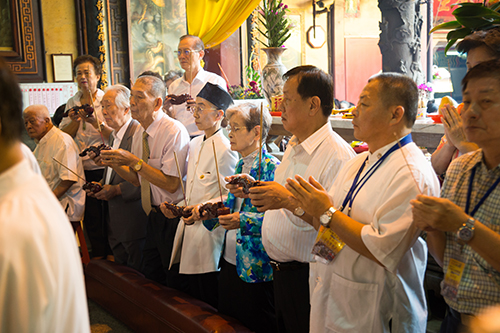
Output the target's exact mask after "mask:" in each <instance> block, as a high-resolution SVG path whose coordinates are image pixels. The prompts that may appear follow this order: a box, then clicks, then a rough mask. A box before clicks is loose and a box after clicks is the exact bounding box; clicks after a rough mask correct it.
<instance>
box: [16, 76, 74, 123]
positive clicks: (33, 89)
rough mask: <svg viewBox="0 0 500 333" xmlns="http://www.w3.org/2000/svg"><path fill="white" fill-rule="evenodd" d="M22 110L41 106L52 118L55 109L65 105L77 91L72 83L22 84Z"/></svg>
mask: <svg viewBox="0 0 500 333" xmlns="http://www.w3.org/2000/svg"><path fill="white" fill-rule="evenodd" d="M21 91H22V93H23V109H25V108H27V107H28V106H30V105H34V104H43V105H45V106H46V107H47V109H49V112H50V115H51V116H52V115H53V114H54V112H56V109H57V108H58V107H59V106H60V105H62V104H64V103H66V102H67V101H68V99H69V98H70V97H72V96H73V95H74V94H76V92H77V91H78V86H77V84H76V83H74V82H69V83H22V84H21Z"/></svg>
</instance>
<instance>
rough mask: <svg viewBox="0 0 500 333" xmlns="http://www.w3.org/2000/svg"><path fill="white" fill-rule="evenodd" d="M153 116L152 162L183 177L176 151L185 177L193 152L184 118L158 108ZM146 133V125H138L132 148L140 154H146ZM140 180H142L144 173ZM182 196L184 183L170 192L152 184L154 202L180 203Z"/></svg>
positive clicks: (150, 135)
mask: <svg viewBox="0 0 500 333" xmlns="http://www.w3.org/2000/svg"><path fill="white" fill-rule="evenodd" d="M153 117H154V120H153V123H151V125H149V127H148V129H147V131H146V132H147V133H148V135H149V136H148V144H149V152H150V156H149V161H148V164H149V165H150V166H152V167H153V168H156V169H158V170H161V171H162V172H163V173H164V174H165V175H167V176H172V177H179V175H178V173H177V166H176V164H175V156H174V152H176V153H177V158H178V160H179V167H180V169H181V173H182V178H183V179H184V175H185V170H186V163H187V158H188V152H189V134H188V132H187V131H186V128H185V127H184V126H183V125H182V124H181V123H180V122H178V121H177V120H175V119H172V118H170V117H169V116H167V115H166V114H165V113H163V111H161V110H160V111H156V112H155V114H154V115H153ZM142 133H144V128H143V127H142V126H141V127H138V129H137V131H136V132H135V133H134V137H133V139H132V149H131V152H132V154H134V155H135V156H137V157H139V158H142ZM139 181H141V175H140V174H139ZM182 198H183V195H182V188H181V186H180V185H179V188H178V189H177V191H176V192H175V193H170V192H168V191H167V190H164V189H162V188H160V187H158V186H156V185H153V184H151V204H152V205H153V206H159V205H160V204H161V203H163V202H165V201H168V202H170V203H173V204H176V203H178V202H179V201H181V200H182Z"/></svg>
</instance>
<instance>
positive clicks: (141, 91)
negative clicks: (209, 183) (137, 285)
mask: <svg viewBox="0 0 500 333" xmlns="http://www.w3.org/2000/svg"><path fill="white" fill-rule="evenodd" d="M163 96H165V84H164V83H163V81H162V80H160V79H158V78H156V77H154V76H142V77H140V78H138V79H137V81H136V82H135V83H134V85H133V87H132V89H131V93H130V111H131V113H132V117H133V118H134V119H136V120H137V121H138V122H139V123H140V124H141V127H139V128H138V130H137V131H136V133H135V134H134V138H133V140H132V149H131V152H129V151H126V150H124V149H114V150H109V151H102V152H101V156H102V162H103V163H104V164H105V165H108V166H112V167H113V169H114V170H115V171H116V172H117V173H118V174H119V175H120V176H121V177H122V178H123V179H125V180H127V181H129V182H131V183H132V184H134V185H136V186H140V187H141V199H142V207H143V209H144V212H145V213H146V214H147V215H148V216H149V220H148V224H147V232H146V244H145V246H144V251H143V268H142V271H143V273H144V274H145V275H146V277H147V278H150V279H152V280H154V281H157V282H159V283H162V284H165V285H167V286H170V287H177V282H176V277H177V276H178V274H176V272H175V268H174V269H173V270H171V271H169V270H168V267H169V264H170V256H171V252H172V246H173V241H174V236H175V231H176V230H177V224H178V223H179V218H175V219H167V218H165V216H164V215H163V213H162V212H161V211H160V209H159V208H158V207H159V205H160V204H161V203H163V202H165V201H168V202H170V203H173V204H175V203H178V202H179V201H181V199H182V197H183V195H182V190H181V181H182V179H183V178H184V175H185V169H186V168H185V167H186V161H187V155H188V150H189V134H188V132H187V130H186V128H185V127H184V126H182V124H181V123H180V122H178V121H176V120H174V119H172V118H170V117H169V116H167V115H166V114H165V113H164V112H162V110H161V108H162V105H163ZM174 154H177V160H178V161H179V168H180V170H181V171H180V172H181V174H180V175H179V173H178V171H177V168H176V160H175V157H174ZM176 268H177V269H178V265H177V266H176Z"/></svg>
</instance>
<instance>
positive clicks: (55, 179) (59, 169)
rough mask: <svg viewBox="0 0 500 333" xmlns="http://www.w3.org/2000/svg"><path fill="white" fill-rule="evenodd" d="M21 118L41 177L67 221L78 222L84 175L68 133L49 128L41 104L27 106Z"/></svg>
mask: <svg viewBox="0 0 500 333" xmlns="http://www.w3.org/2000/svg"><path fill="white" fill-rule="evenodd" d="M23 117H24V125H25V126H26V131H27V132H28V135H29V136H30V137H31V138H33V139H35V142H36V143H37V146H36V148H35V151H34V155H35V157H36V159H37V161H38V164H39V165H40V169H41V171H42V175H43V176H44V177H45V179H46V180H47V183H48V184H49V187H50V188H51V189H52V192H54V195H55V196H56V197H57V198H58V199H59V201H60V202H61V205H62V206H63V208H64V209H65V210H66V213H67V214H68V218H69V220H70V221H71V222H80V220H81V219H82V218H83V211H84V207H85V192H84V191H83V190H82V185H83V184H84V181H83V180H82V179H85V178H84V177H85V175H84V173H83V166H82V162H81V160H80V157H79V156H78V150H77V149H78V148H77V147H76V144H75V142H74V141H73V139H72V138H71V137H70V136H69V135H68V134H66V133H64V132H62V131H61V130H60V129H58V128H57V127H55V126H54V125H52V121H51V119H50V115H49V110H48V109H47V107H46V106H45V105H31V106H28V107H27V108H26V109H25V110H24V112H23ZM54 159H56V160H57V161H59V162H60V163H62V164H64V165H65V166H66V167H68V168H69V169H70V170H72V171H73V172H75V173H76V174H77V175H78V176H80V177H81V178H78V176H76V175H75V174H73V173H72V172H71V171H70V170H68V169H66V168H65V167H63V166H62V165H61V164H59V163H58V162H56V161H55V160H54Z"/></svg>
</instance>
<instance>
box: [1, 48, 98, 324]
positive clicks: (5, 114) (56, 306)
mask: <svg viewBox="0 0 500 333" xmlns="http://www.w3.org/2000/svg"><path fill="white" fill-rule="evenodd" d="M0 91H1V92H2V103H1V105H0V156H1V157H2V158H1V159H0V216H1V218H0V332H5V333H10V332H12V333H13V332H16V333H18V332H21V333H24V332H40V333H49V332H50V333H65V332H74V333H87V332H90V324H89V315H88V308H87V297H86V295H85V284H84V282H83V270H82V264H81V261H80V258H79V254H78V248H77V246H76V240H75V237H74V234H73V231H72V229H71V227H70V224H69V221H68V217H67V216H66V214H65V212H64V210H63V208H62V207H61V205H60V204H59V202H58V201H57V199H56V198H55V197H54V195H52V191H51V189H50V188H49V186H47V182H46V181H45V180H44V179H43V177H42V176H40V175H38V174H35V173H34V172H33V170H32V169H31V167H30V163H29V161H28V160H27V159H25V158H24V157H23V152H22V149H23V148H21V142H20V140H21V130H22V126H23V124H22V122H23V120H22V105H23V103H22V94H21V89H20V88H19V84H18V83H17V80H16V78H15V75H14V74H13V73H12V72H11V71H10V69H9V66H7V64H6V63H5V62H4V61H3V60H2V58H0ZM70 140H71V139H70Z"/></svg>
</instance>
